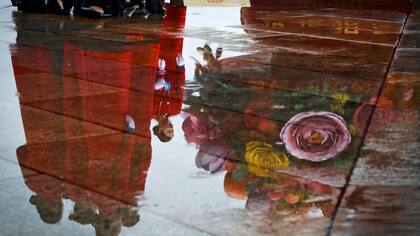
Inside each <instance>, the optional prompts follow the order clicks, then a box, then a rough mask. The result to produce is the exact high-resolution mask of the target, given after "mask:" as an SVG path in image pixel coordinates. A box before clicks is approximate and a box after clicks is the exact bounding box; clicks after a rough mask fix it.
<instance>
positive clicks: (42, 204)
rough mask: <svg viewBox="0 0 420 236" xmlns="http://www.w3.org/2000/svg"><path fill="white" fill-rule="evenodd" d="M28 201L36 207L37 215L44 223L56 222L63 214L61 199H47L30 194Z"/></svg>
mask: <svg viewBox="0 0 420 236" xmlns="http://www.w3.org/2000/svg"><path fill="white" fill-rule="evenodd" d="M29 202H30V203H31V204H32V205H34V206H35V207H36V209H37V211H38V213H39V217H40V218H41V220H42V221H43V222H45V223H48V224H56V223H58V222H59V221H60V220H61V217H62V216H63V202H62V201H61V199H54V200H49V199H46V198H42V197H40V196H38V195H32V196H31V198H30V199H29Z"/></svg>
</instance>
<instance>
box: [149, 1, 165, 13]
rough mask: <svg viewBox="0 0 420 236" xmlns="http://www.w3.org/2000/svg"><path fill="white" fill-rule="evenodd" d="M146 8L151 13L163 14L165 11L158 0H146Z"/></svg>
mask: <svg viewBox="0 0 420 236" xmlns="http://www.w3.org/2000/svg"><path fill="white" fill-rule="evenodd" d="M146 9H147V10H148V11H149V12H150V13H151V14H158V15H164V14H165V12H166V11H165V8H163V5H162V3H161V1H160V0H146Z"/></svg>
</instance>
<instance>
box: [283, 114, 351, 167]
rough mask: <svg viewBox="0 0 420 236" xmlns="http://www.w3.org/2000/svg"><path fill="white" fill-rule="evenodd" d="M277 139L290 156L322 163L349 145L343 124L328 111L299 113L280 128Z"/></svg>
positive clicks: (339, 118) (348, 138)
mask: <svg viewBox="0 0 420 236" xmlns="http://www.w3.org/2000/svg"><path fill="white" fill-rule="evenodd" d="M280 138H281V139H282V140H283V142H284V143H285V145H286V150H287V151H288V152H289V153H290V154H291V155H293V156H295V157H297V158H299V159H304V160H309V161H324V160H328V159H331V158H334V157H336V156H337V154H339V153H340V152H342V151H343V150H344V149H346V148H347V146H348V145H349V144H350V142H351V135H350V132H349V131H348V129H347V125H346V122H345V121H344V120H343V118H341V117H340V116H338V115H336V114H334V113H331V112H303V113H299V114H297V115H295V116H294V117H292V118H291V119H290V120H289V121H288V122H287V123H286V124H285V125H284V127H283V128H282V130H281V132H280Z"/></svg>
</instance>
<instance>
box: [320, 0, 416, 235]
mask: <svg viewBox="0 0 420 236" xmlns="http://www.w3.org/2000/svg"><path fill="white" fill-rule="evenodd" d="M413 6H414V2H412V3H411V7H410V9H413ZM410 13H411V10H410V11H409V12H408V13H407V16H406V18H405V20H404V23H403V25H402V27H401V33H400V35H399V37H398V42H397V44H396V45H395V48H394V52H393V54H392V57H391V58H390V61H389V64H388V67H387V70H386V73H385V76H384V78H383V82H382V84H381V88H380V90H379V93H378V97H379V96H380V95H381V93H382V91H383V88H384V86H385V82H386V79H387V76H388V73H389V72H390V70H391V66H392V64H393V62H394V59H395V56H396V53H397V49H398V46H399V45H400V42H401V39H402V36H403V34H404V29H405V26H406V24H407V20H408V18H409V16H410ZM378 102H379V99H376V101H375V104H374V106H373V110H372V113H371V114H370V116H369V118H368V121H367V124H366V128H365V130H364V133H363V137H362V140H363V142H362V144H361V145H360V147H359V150H358V151H357V154H356V158H355V159H354V161H353V164H352V166H351V169H350V172H349V174H348V175H347V177H346V184H345V185H344V187H343V189H342V191H341V193H340V195H339V198H338V201H337V204H336V207H335V210H334V213H333V216H332V218H331V222H330V225H329V226H328V228H327V232H326V234H325V235H326V236H331V234H332V230H333V228H334V222H335V219H336V217H337V214H338V212H339V209H340V206H341V202H342V201H343V198H344V195H345V193H346V191H347V188H348V187H349V185H350V181H351V177H352V175H353V172H354V169H355V168H356V165H357V161H358V160H359V158H360V155H361V150H362V147H363V143H364V140H365V138H366V135H367V133H368V130H369V126H370V123H371V121H372V118H373V115H374V114H375V110H376V106H377V104H378Z"/></svg>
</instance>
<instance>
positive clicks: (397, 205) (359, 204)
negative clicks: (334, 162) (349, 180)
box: [332, 186, 420, 235]
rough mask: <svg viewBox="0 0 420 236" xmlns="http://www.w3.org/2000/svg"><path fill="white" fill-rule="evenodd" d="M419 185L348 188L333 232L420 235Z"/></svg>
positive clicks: (334, 233) (345, 233)
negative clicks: (419, 223)
mask: <svg viewBox="0 0 420 236" xmlns="http://www.w3.org/2000/svg"><path fill="white" fill-rule="evenodd" d="M418 197H419V188H418V187H374V186H368V187H358V186H351V187H349V188H348V190H347V192H346V195H345V196H344V198H343V202H342V207H341V208H340V212H339V213H338V215H337V219H336V221H335V227H334V229H333V232H332V235H366V234H368V235H395V234H402V235H417V233H418V232H419V230H420V228H419V225H418V224H417V222H418V219H419V217H420V208H419V207H420V206H419V203H418V201H417V200H416V199H418Z"/></svg>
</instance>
